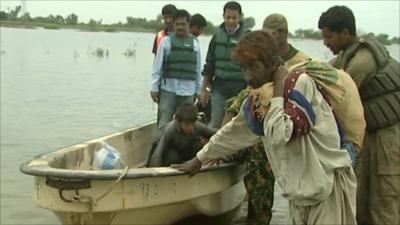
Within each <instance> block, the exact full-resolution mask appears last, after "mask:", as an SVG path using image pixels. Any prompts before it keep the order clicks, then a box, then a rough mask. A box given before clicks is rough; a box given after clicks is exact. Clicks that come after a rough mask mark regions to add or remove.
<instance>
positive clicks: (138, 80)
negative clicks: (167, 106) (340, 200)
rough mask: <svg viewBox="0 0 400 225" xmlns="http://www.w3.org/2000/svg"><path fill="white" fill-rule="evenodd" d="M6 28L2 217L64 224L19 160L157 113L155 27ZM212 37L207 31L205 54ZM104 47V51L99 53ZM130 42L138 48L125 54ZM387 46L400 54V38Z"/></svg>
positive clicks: (312, 46) (317, 46)
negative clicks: (41, 202)
mask: <svg viewBox="0 0 400 225" xmlns="http://www.w3.org/2000/svg"><path fill="white" fill-rule="evenodd" d="M0 34H1V39H0V44H1V53H0V54H1V60H0V61H1V64H0V68H1V69H0V70H1V114H0V115H1V146H0V147H1V198H0V199H1V215H0V218H1V221H0V224H59V222H58V220H57V219H56V217H55V216H54V214H53V213H52V212H50V211H48V210H45V209H41V208H39V207H38V206H36V205H35V203H34V201H33V187H34V185H33V178H32V177H30V176H27V175H24V174H22V173H21V172H20V171H19V165H20V164H21V163H22V162H24V161H26V160H29V159H31V158H32V157H33V156H35V155H38V154H41V153H46V152H50V151H54V150H56V149H58V148H61V147H65V146H69V145H73V144H76V143H80V142H83V141H85V140H89V139H93V138H95V137H99V136H104V135H106V134H111V133H114V132H116V131H120V130H124V129H126V128H129V127H133V126H136V125H140V124H143V123H145V122H149V121H153V120H155V118H156V109H157V106H156V105H154V104H153V103H152V101H151V99H150V96H149V90H150V84H151V71H152V63H153V58H154V56H153V54H152V53H151V49H152V44H153V40H154V34H152V33H133V32H131V33H128V32H120V33H104V32H80V31H75V30H44V29H35V30H29V29H13V28H0ZM209 40H210V37H201V38H200V43H201V46H202V50H203V52H202V56H203V59H204V58H205V55H206V50H207V48H208V44H209ZM291 43H292V44H293V45H294V46H295V47H297V48H298V49H300V50H302V51H304V52H306V53H307V54H309V55H310V56H312V57H314V58H319V59H325V60H327V59H330V58H332V55H331V53H330V52H329V50H328V49H327V48H326V47H325V46H323V44H322V41H312V40H293V41H291ZM97 48H102V49H104V51H105V53H104V56H103V57H99V56H96V55H93V54H92V53H93V52H95V50H96V49H97ZM128 49H131V50H133V51H135V54H134V55H133V56H126V55H124V53H125V52H127V50H128ZM388 49H389V51H390V52H391V54H392V55H393V56H394V58H396V59H397V60H398V59H399V54H400V53H399V45H395V46H389V47H388ZM107 51H108V56H107V55H106V52H107Z"/></svg>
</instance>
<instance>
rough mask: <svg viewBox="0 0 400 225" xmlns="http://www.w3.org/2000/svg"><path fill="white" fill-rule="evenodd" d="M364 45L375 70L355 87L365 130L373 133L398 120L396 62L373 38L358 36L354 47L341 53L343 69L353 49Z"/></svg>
mask: <svg viewBox="0 0 400 225" xmlns="http://www.w3.org/2000/svg"><path fill="white" fill-rule="evenodd" d="M365 47H366V48H368V49H369V50H370V52H371V53H372V55H373V56H374V59H375V62H376V65H377V71H376V73H375V74H374V75H373V76H372V78H371V79H370V80H368V81H367V82H366V83H365V84H363V85H362V86H361V87H360V88H359V91H360V97H361V100H362V102H363V106H364V112H365V120H366V121H367V130H368V131H370V132H373V131H376V130H379V129H383V128H386V127H389V126H392V125H394V124H396V123H398V122H400V64H399V62H397V61H396V60H394V59H393V58H392V57H390V55H389V53H388V51H387V50H386V48H385V47H384V46H383V45H382V44H381V43H379V42H378V41H377V40H375V39H371V38H360V43H359V44H358V46H357V47H355V48H354V49H352V51H350V52H349V53H348V54H346V55H345V56H344V57H345V58H344V62H345V67H344V68H346V66H347V64H348V63H349V62H350V60H351V58H353V56H354V55H355V54H356V52H357V50H358V49H360V48H365Z"/></svg>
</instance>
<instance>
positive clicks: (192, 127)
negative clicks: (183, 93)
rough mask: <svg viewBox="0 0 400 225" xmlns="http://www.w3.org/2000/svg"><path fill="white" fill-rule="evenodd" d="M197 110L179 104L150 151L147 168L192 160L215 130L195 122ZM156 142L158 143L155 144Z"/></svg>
mask: <svg viewBox="0 0 400 225" xmlns="http://www.w3.org/2000/svg"><path fill="white" fill-rule="evenodd" d="M197 113H198V111H197V108H196V107H195V106H194V105H193V104H191V103H183V104H181V105H180V106H179V107H178V108H177V110H176V113H175V119H174V120H173V121H171V122H170V123H168V124H167V125H166V126H165V127H164V130H163V131H162V132H161V135H160V138H158V139H157V141H156V143H155V144H154V145H153V149H152V151H150V155H149V158H148V159H149V160H148V166H149V167H159V166H169V165H171V164H178V163H182V162H184V161H187V160H189V159H191V158H193V157H194V156H195V155H196V153H197V151H199V150H200V149H201V148H202V147H203V145H204V141H203V138H205V139H209V138H210V137H211V136H212V135H213V134H214V133H215V132H216V130H214V129H211V128H208V127H207V126H206V125H205V124H202V123H200V122H197ZM157 142H158V143H157Z"/></svg>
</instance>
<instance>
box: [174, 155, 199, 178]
mask: <svg viewBox="0 0 400 225" xmlns="http://www.w3.org/2000/svg"><path fill="white" fill-rule="evenodd" d="M202 165H203V163H202V162H201V161H200V160H199V159H198V158H197V157H193V159H191V160H189V161H187V162H185V163H183V164H174V165H171V167H172V168H175V169H177V170H180V171H184V172H187V173H189V176H190V177H192V176H194V175H196V174H197V173H198V172H199V171H200V169H201V166H202Z"/></svg>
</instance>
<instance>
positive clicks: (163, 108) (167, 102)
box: [151, 36, 202, 129]
mask: <svg viewBox="0 0 400 225" xmlns="http://www.w3.org/2000/svg"><path fill="white" fill-rule="evenodd" d="M192 40H193V51H194V52H193V53H194V54H195V57H196V66H195V69H196V73H195V79H185V78H177V77H179V75H173V74H169V75H168V77H166V76H165V72H166V70H165V69H166V68H165V67H166V61H167V57H168V55H169V54H170V53H171V51H172V42H171V37H170V36H167V37H165V38H163V39H162V41H161V45H160V49H159V51H158V52H157V55H156V59H155V62H154V68H153V74H152V86H151V91H152V92H160V102H159V103H158V104H159V107H158V125H157V126H158V128H159V129H161V128H162V127H164V126H165V125H166V124H167V123H168V122H169V121H171V120H172V116H173V113H174V112H175V111H176V108H177V107H178V106H179V104H180V103H182V102H192V103H193V101H194V98H195V96H196V95H200V90H201V82H202V76H201V56H200V44H199V41H198V40H197V39H196V38H193V39H192Z"/></svg>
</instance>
